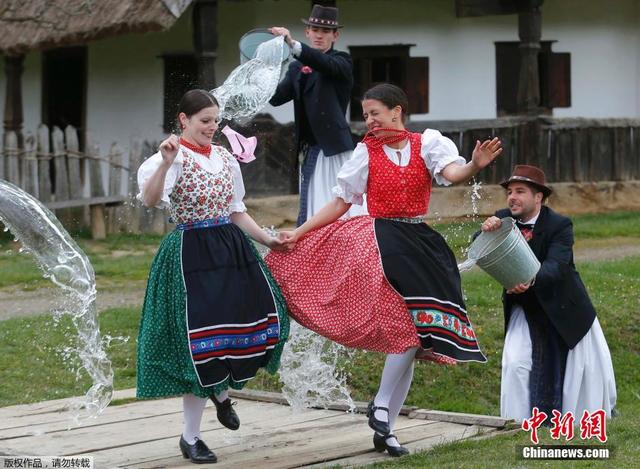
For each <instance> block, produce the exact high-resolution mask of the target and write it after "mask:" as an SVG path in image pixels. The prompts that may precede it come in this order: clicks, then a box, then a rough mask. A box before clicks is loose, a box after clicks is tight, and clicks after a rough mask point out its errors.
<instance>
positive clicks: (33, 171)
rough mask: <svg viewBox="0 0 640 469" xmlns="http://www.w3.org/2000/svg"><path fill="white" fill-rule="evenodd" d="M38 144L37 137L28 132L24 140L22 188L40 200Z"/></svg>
mask: <svg viewBox="0 0 640 469" xmlns="http://www.w3.org/2000/svg"><path fill="white" fill-rule="evenodd" d="M37 153H38V143H37V142H36V137H35V135H33V134H32V133H31V132H28V133H27V135H26V136H25V139H24V158H23V163H24V164H23V166H22V168H23V173H22V188H23V189H24V190H25V191H27V192H28V193H29V194H31V195H32V196H34V197H35V198H36V199H38V198H40V194H39V191H38V158H36V155H37Z"/></svg>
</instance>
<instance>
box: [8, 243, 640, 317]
mask: <svg viewBox="0 0 640 469" xmlns="http://www.w3.org/2000/svg"><path fill="white" fill-rule="evenodd" d="M632 256H640V242H639V241H635V242H632V243H630V242H629V240H628V239H626V240H625V239H624V238H619V239H616V238H614V239H606V240H592V241H584V242H580V243H578V245H577V246H576V249H575V260H576V262H578V263H579V262H585V261H604V260H615V259H623V258H625V257H632ZM144 288H145V284H144V282H137V283H134V284H128V285H127V288H126V289H123V288H114V287H110V288H108V289H104V290H100V289H98V296H97V298H96V304H97V308H98V311H104V310H105V309H109V308H118V307H137V308H139V307H141V305H142V300H143V299H144ZM56 296H57V291H56V289H54V288H40V289H37V290H33V291H21V290H15V289H14V290H12V289H5V290H0V321H2V320H4V319H9V318H12V317H24V316H33V315H37V314H42V313H44V312H47V311H52V310H53V309H55V308H56Z"/></svg>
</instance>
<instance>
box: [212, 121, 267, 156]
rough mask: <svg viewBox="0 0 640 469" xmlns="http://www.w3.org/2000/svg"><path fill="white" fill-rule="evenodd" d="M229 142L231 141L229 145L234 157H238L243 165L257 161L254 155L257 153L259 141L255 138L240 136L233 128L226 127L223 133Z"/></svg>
mask: <svg viewBox="0 0 640 469" xmlns="http://www.w3.org/2000/svg"><path fill="white" fill-rule="evenodd" d="M221 132H222V133H223V134H224V135H225V137H227V140H229V144H230V145H231V152H232V153H233V156H235V157H236V159H237V160H238V161H240V162H241V163H251V162H252V161H253V160H255V159H256V157H255V155H254V154H253V153H254V152H255V151H256V146H257V145H258V139H257V138H255V137H249V138H247V137H245V136H244V135H242V134H239V133H238V132H236V131H235V130H233V129H232V128H231V127H229V126H228V125H226V126H225V127H224V129H222V131H221Z"/></svg>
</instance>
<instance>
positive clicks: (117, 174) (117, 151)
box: [107, 143, 123, 195]
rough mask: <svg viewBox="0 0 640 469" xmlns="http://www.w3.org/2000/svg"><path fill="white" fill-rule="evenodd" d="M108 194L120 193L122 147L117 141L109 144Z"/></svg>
mask: <svg viewBox="0 0 640 469" xmlns="http://www.w3.org/2000/svg"><path fill="white" fill-rule="evenodd" d="M107 161H108V162H109V195H122V190H121V183H122V168H123V166H122V149H121V148H120V146H119V145H118V144H117V143H113V144H112V145H111V149H110V150H109V156H108V157H107Z"/></svg>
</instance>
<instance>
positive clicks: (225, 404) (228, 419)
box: [211, 396, 240, 430]
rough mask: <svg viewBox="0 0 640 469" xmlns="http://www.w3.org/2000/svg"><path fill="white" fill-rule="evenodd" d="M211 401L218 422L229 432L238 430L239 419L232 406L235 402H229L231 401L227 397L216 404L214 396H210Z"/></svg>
mask: <svg viewBox="0 0 640 469" xmlns="http://www.w3.org/2000/svg"><path fill="white" fill-rule="evenodd" d="M211 400H212V401H213V403H214V404H215V405H216V410H217V411H218V421H219V422H220V423H221V424H222V425H224V426H225V427H227V428H228V429H229V430H237V429H238V428H240V417H238V414H236V411H235V410H233V406H234V405H235V401H234V402H231V399H229V398H228V397H227V398H226V399H225V400H224V401H222V402H218V401H217V400H216V398H215V396H211Z"/></svg>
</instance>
